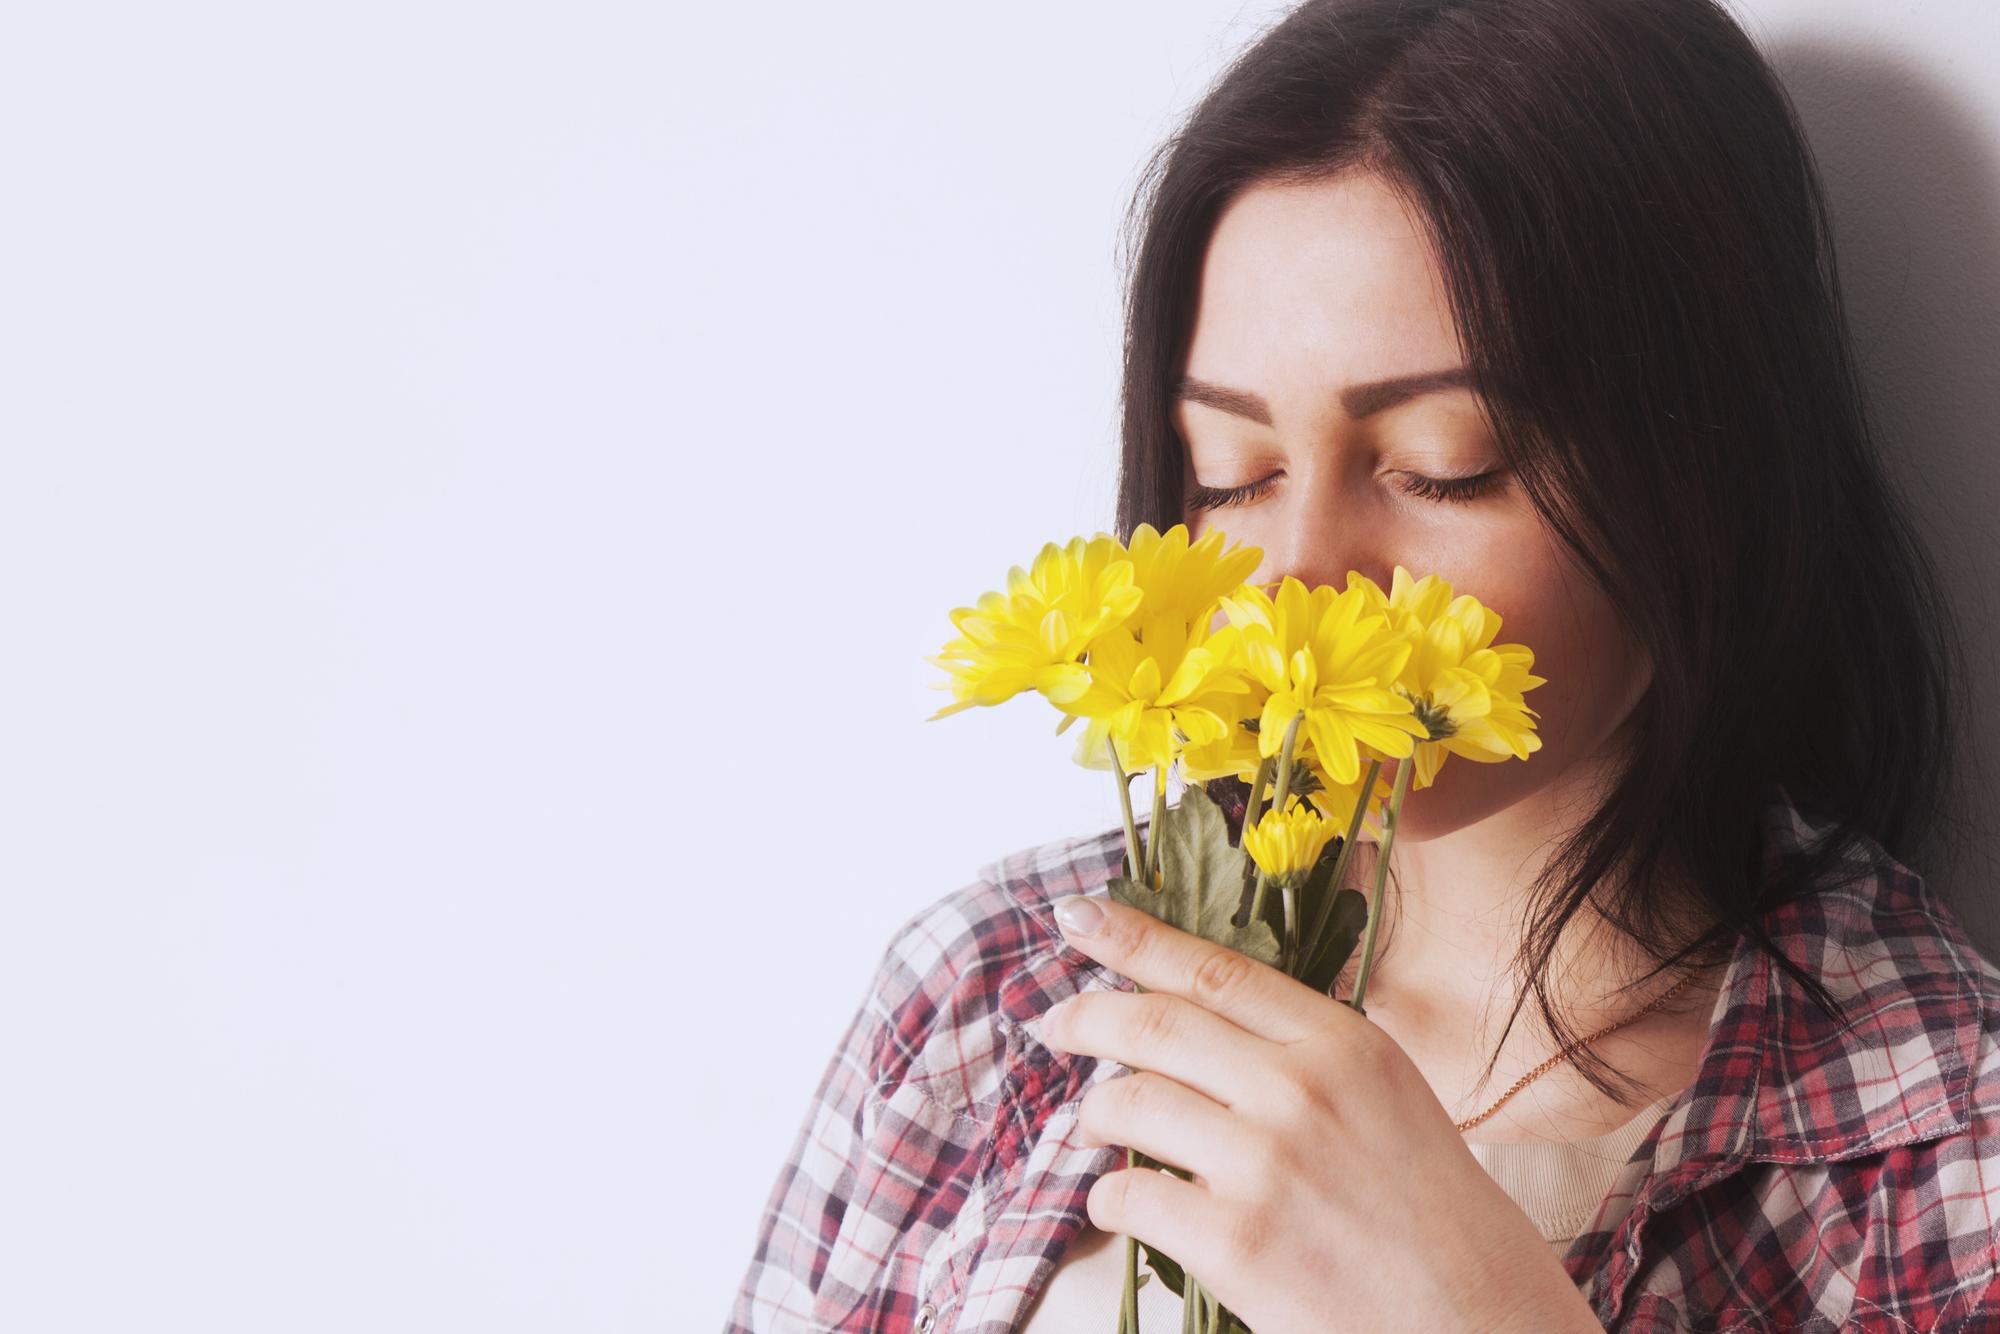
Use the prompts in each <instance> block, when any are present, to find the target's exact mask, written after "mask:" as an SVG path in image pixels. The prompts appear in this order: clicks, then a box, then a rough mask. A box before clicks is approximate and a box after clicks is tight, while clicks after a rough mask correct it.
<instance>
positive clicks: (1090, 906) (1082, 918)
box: [1056, 894, 1104, 936]
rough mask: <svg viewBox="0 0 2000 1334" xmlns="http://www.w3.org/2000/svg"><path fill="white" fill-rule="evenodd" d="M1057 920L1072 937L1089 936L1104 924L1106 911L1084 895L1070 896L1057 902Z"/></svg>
mask: <svg viewBox="0 0 2000 1334" xmlns="http://www.w3.org/2000/svg"><path fill="white" fill-rule="evenodd" d="M1056 920H1057V921H1058V922H1061V923H1062V927H1063V930H1064V931H1065V932H1067V933H1069V934H1070V935H1075V936H1087V935H1089V934H1090V933H1091V932H1093V931H1095V930H1097V928H1098V927H1099V926H1100V925H1102V924H1103V922H1104V909H1102V908H1100V907H1098V906H1097V905H1096V904H1095V903H1093V902H1091V900H1090V899H1088V898H1086V897H1085V896H1084V895H1082V894H1069V895H1065V896H1064V897H1063V898H1060V899H1057V900H1056Z"/></svg>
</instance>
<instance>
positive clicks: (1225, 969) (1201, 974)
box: [1056, 894, 1367, 1043]
mask: <svg viewBox="0 0 2000 1334" xmlns="http://www.w3.org/2000/svg"><path fill="white" fill-rule="evenodd" d="M1073 904H1082V905H1085V906H1086V908H1088V907H1095V908H1096V909H1098V910H1099V914H1100V915H1099V916H1098V918H1097V919H1096V925H1095V927H1094V928H1092V929H1089V930H1081V929H1079V928H1078V927H1077V926H1076V925H1075V924H1074V923H1073V922H1072V921H1070V920H1065V911H1066V909H1067V908H1068V907H1070V906H1071V905H1073ZM1056 910H1057V913H1056V921H1057V923H1058V925H1060V927H1061V929H1062V933H1063V939H1064V940H1066V941H1068V942H1069V943H1070V944H1072V945H1074V946H1075V947H1076V948H1078V949H1080V950H1082V951H1083V952H1084V953H1086V954H1088V955H1089V956H1090V957H1091V958H1093V959H1096V960H1097V961H1098V962H1100V963H1102V964H1104V965H1105V966H1106V967H1108V968H1111V969H1112V970H1114V971H1116V972H1119V973H1122V974H1124V975H1125V976H1126V977H1129V978H1131V979H1132V980H1133V981H1135V982H1137V983H1138V984H1139V985H1140V986H1142V987H1145V988H1146V989H1147V990H1149V991H1155V992H1167V993H1169V994H1171V995H1175V996H1181V997H1184V998H1186V999H1187V1000H1190V1001H1193V1002H1194V1003H1195V1004H1197V1005H1199V1006H1201V1007H1202V1008H1203V1009H1207V1010H1212V1011H1213V1012H1215V1013H1216V1014H1218V1015H1221V1016H1222V1017H1223V1018H1224V1019H1227V1020H1229V1021H1230V1022H1231V1023H1233V1024H1235V1025H1237V1026H1238V1027H1240V1028H1242V1029H1244V1030H1246V1031H1248V1032H1251V1033H1255V1034H1257V1035H1258V1036H1259V1037H1262V1038H1266V1039H1268V1040H1269V1041H1272V1042H1278V1043H1291V1042H1297V1041H1299V1040H1300V1039H1301V1038H1305V1037H1309V1036H1313V1035H1315V1034H1318V1033H1323V1032H1325V1031H1326V1029H1327V1027H1328V1025H1337V1024H1347V1023H1356V1024H1360V1023H1366V1022H1367V1020H1366V1019H1365V1018H1364V1017H1363V1016H1361V1015H1359V1014H1356V1013H1355V1012H1354V1010H1353V1008H1352V1007H1350V1006H1347V1005H1343V1004H1341V1003H1340V1002H1339V1001H1336V1000H1332V999H1330V998H1328V997H1326V996H1323V995H1321V994H1320V993H1318V992H1316V991H1314V990H1313V989H1312V988H1311V987H1309V986H1307V985H1306V984H1305V983H1303V982H1300V981H1298V980H1297V979H1295V978H1291V977H1287V976H1286V975H1285V974H1284V973H1282V972H1280V971H1279V970H1278V969H1276V968H1273V967H1271V966H1270V965H1269V964H1266V963H1260V962H1258V961H1257V960H1255V959H1253V958H1251V957H1250V956H1249V955H1247V954H1244V953H1242V952H1241V951H1239V950H1233V949H1230V948H1229V947H1227V946H1225V945H1218V944H1216V943H1215V942H1214V941H1212V940H1204V939H1203V938H1201V937H1200V936H1197V935H1194V934H1193V933H1191V932H1187V931H1183V930H1181V929H1180V928H1179V927H1176V926H1169V925H1168V924H1167V923H1165V922H1162V921H1161V920H1160V919H1159V918H1157V917H1154V916H1152V915H1151V914H1150V913H1146V912H1142V911H1140V910H1139V909H1137V908H1134V907H1132V906H1130V905H1129V904H1124V903H1119V902H1118V901H1116V900H1115V899H1112V898H1109V897H1107V896H1102V895H1094V894H1093V895H1083V894H1072V895H1070V896H1068V897H1066V898H1064V899H1062V900H1060V901H1059V902H1058V903H1057V904H1056ZM1084 916H1085V917H1086V918H1087V917H1088V912H1087V911H1086V912H1085V913H1084ZM1342 1016H1345V1017H1344V1018H1343V1017H1342Z"/></svg>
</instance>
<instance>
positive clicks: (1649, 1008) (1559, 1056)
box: [1458, 969, 1696, 1131]
mask: <svg viewBox="0 0 2000 1334" xmlns="http://www.w3.org/2000/svg"><path fill="white" fill-rule="evenodd" d="M1695 971H1696V970H1692V969H1691V970H1689V971H1688V972H1687V973H1684V974H1683V975H1682V976H1681V980H1680V981H1678V982H1676V983H1674V984H1673V985H1672V986H1671V987H1668V988H1667V989H1666V990H1665V991H1663V992H1661V993H1660V994H1659V995H1657V996H1655V997H1654V998H1653V999H1652V1001H1651V1002H1649V1003H1648V1004H1647V1005H1646V1007H1645V1008H1644V1009H1642V1010H1640V1011H1638V1012H1637V1013H1635V1014H1632V1015H1630V1016H1629V1017H1627V1018H1624V1019H1620V1020H1619V1021H1618V1022H1617V1023H1615V1024H1611V1025H1609V1026H1608V1027H1605V1028H1600V1029H1598V1030H1597V1031H1596V1032H1595V1033H1592V1034H1591V1035H1590V1036H1589V1037H1587V1038H1578V1039H1577V1040H1576V1041H1575V1042H1572V1043H1570V1044H1569V1045H1568V1046H1567V1047H1564V1048H1563V1049H1562V1050H1561V1051H1559V1052H1557V1053H1556V1054H1555V1055H1553V1056H1551V1057H1549V1059H1548V1060H1546V1061H1543V1062H1542V1063H1541V1064H1540V1065H1538V1066H1536V1067H1535V1068H1534V1069H1532V1070H1530V1071H1529V1072H1528V1073H1527V1074H1525V1075H1522V1076H1521V1077H1520V1078H1519V1079H1517V1080H1515V1081H1514V1087H1513V1088H1510V1089H1508V1090H1507V1091H1506V1092H1505V1093H1503V1094H1501V1095H1500V1102H1496V1103H1494V1104H1493V1105H1492V1106H1491V1107H1488V1108H1487V1109H1486V1110H1485V1111H1483V1112H1481V1113H1480V1114H1479V1115H1477V1116H1475V1117H1473V1118H1472V1119H1471V1120H1470V1121H1460V1122H1459V1123H1458V1129H1459V1130H1460V1131H1466V1130H1470V1129H1472V1128H1473V1127H1474V1126H1476V1125H1478V1124H1479V1123H1480V1122H1481V1121H1484V1120H1485V1119H1486V1118H1487V1117H1489V1116H1491V1115H1493V1113H1495V1112H1497V1111H1499V1110H1500V1103H1504V1102H1506V1101H1507V1099H1509V1098H1511V1097H1513V1096H1514V1095H1515V1094H1516V1093H1519V1092H1520V1091H1521V1090H1522V1089H1524V1088H1526V1087H1527V1086H1528V1083H1529V1081H1531V1080H1533V1079H1536V1078H1539V1077H1540V1076H1542V1075H1544V1074H1547V1073H1548V1072H1549V1071H1550V1070H1553V1069H1555V1067H1556V1066H1557V1065H1559V1064H1561V1063H1562V1062H1563V1061H1566V1060H1568V1059H1569V1055H1570V1053H1571V1052H1573V1051H1575V1050H1576V1049H1577V1048H1578V1047H1587V1046H1589V1045H1590V1044H1591V1043H1593V1042H1595V1041H1597V1040H1598V1039H1599V1038H1601V1037H1603V1036H1604V1035H1605V1034H1606V1033H1615V1032H1617V1031H1618V1030H1619V1029H1621V1028H1623V1027H1625V1025H1627V1024H1629V1023H1631V1022H1632V1020H1634V1019H1637V1018H1640V1017H1641V1016H1642V1015H1647V1014H1651V1013H1652V1012H1653V1011H1654V1010H1657V1009H1659V1008H1660V1006H1662V1005H1664V1004H1666V1002H1667V998H1668V997H1670V996H1672V995H1673V994H1674V993H1675V992H1676V991H1679V990H1680V989H1681V988H1682V987H1684V986H1686V985H1687V984H1688V983H1690V982H1692V981H1694V974H1695Z"/></svg>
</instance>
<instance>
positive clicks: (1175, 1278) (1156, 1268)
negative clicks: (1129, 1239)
mask: <svg viewBox="0 0 2000 1334" xmlns="http://www.w3.org/2000/svg"><path fill="white" fill-rule="evenodd" d="M1135 1240H1136V1238H1135ZM1139 1250H1140V1252H1141V1253H1143V1254H1144V1255H1145V1257H1146V1263H1147V1264H1149V1265H1151V1266H1152V1267H1153V1272H1154V1273H1157V1274H1158V1275H1159V1276H1160V1282H1162V1283H1164V1284H1166V1285H1167V1287H1168V1288H1169V1289H1171V1290H1172V1292H1173V1294H1174V1296H1176V1297H1179V1298H1181V1299H1183V1300H1186V1297H1187V1294H1186V1293H1185V1292H1184V1291H1182V1289H1183V1288H1185V1287H1186V1286H1187V1285H1186V1283H1185V1281H1184V1280H1185V1274H1184V1273H1183V1271H1182V1269H1181V1267H1180V1266H1179V1265H1178V1264H1176V1263H1174V1260H1173V1257H1172V1256H1170V1255H1168V1254H1167V1253H1166V1252H1165V1251H1156V1250H1154V1249H1153V1248H1152V1247H1151V1246H1148V1245H1147V1244H1146V1243H1145V1242H1143V1241H1141V1242H1139ZM1148 1277H1150V1275H1149V1276H1148ZM1140 1281H1141V1282H1144V1281H1145V1280H1144V1279H1141V1280H1140Z"/></svg>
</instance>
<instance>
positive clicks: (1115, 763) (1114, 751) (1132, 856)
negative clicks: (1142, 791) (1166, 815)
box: [1104, 735, 1146, 877]
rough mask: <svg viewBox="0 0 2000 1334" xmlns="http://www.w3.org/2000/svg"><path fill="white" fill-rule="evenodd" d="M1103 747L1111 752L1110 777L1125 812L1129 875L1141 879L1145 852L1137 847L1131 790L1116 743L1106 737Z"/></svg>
mask: <svg viewBox="0 0 2000 1334" xmlns="http://www.w3.org/2000/svg"><path fill="white" fill-rule="evenodd" d="M1104 746H1105V749H1106V750H1109V751H1110V752H1111V776H1112V777H1113V778H1115V779H1117V780H1118V805H1119V806H1120V807H1121V808H1123V809H1124V811H1125V856H1126V859H1127V860H1128V861H1130V862H1131V874H1132V875H1134V876H1140V877H1143V876H1144V874H1145V872H1144V870H1143V869H1142V868H1143V867H1144V866H1145V865H1146V850H1145V849H1144V848H1142V847H1140V846H1139V826H1138V824H1137V823H1135V822H1134V821H1133V819H1132V789H1131V788H1130V787H1129V786H1127V785H1126V782H1125V766H1124V765H1123V764H1121V763H1120V762H1119V760H1118V741H1117V739H1116V738H1115V737H1112V736H1109V735H1107V736H1106V737H1105V738H1104Z"/></svg>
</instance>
